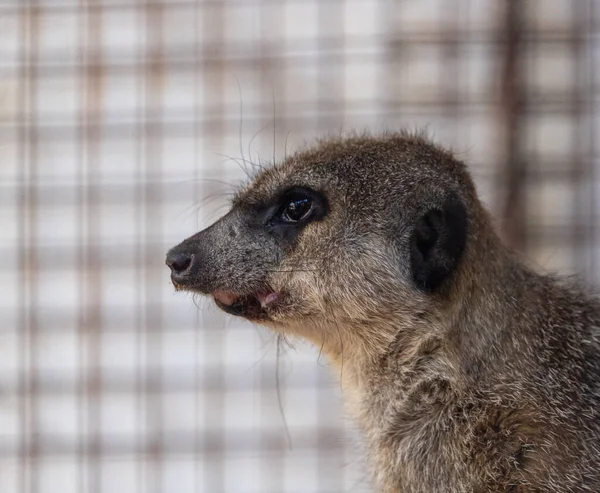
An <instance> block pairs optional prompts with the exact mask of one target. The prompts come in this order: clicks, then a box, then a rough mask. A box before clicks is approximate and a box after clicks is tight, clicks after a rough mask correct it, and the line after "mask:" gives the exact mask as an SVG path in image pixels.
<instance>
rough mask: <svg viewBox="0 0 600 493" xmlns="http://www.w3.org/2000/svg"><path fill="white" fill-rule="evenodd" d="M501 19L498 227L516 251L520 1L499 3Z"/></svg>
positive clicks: (523, 217)
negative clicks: (501, 154) (500, 194)
mask: <svg viewBox="0 0 600 493" xmlns="http://www.w3.org/2000/svg"><path fill="white" fill-rule="evenodd" d="M501 3H502V5H503V6H504V8H505V18H504V26H503V31H502V33H501V41H502V43H503V48H504V62H503V71H502V92H501V105H500V120H501V125H500V128H501V129H502V132H503V137H504V144H503V147H504V153H505V154H504V155H505V162H504V166H503V169H502V170H501V176H502V181H503V184H504V187H503V189H504V191H505V195H504V197H503V202H502V204H501V206H500V211H501V227H502V231H503V233H504V235H505V240H506V241H507V243H508V244H509V245H510V246H511V247H513V248H515V249H517V250H524V249H525V248H526V246H527V210H526V177H527V169H526V162H525V160H524V159H523V158H522V154H521V145H522V142H521V140H522V139H521V136H522V135H523V131H524V128H523V119H522V110H523V104H524V93H523V84H522V80H521V59H520V50H521V49H522V13H521V8H522V2H520V1H519V0H501Z"/></svg>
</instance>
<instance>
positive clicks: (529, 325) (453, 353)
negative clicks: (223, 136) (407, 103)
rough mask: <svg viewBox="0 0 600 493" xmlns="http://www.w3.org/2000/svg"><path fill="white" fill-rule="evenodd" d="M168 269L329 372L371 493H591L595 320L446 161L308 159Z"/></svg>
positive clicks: (382, 145)
mask: <svg viewBox="0 0 600 493" xmlns="http://www.w3.org/2000/svg"><path fill="white" fill-rule="evenodd" d="M167 264H168V266H169V267H170V269H171V279H172V281H173V284H174V285H175V287H176V288H177V289H183V290H189V291H194V292H198V293H201V294H205V295H210V296H212V297H213V298H214V300H215V302H216V304H217V305H218V306H219V307H220V308H221V309H223V310H224V311H225V312H227V313H229V314H232V315H236V316H241V317H244V318H247V319H250V320H253V321H256V322H258V323H261V324H263V325H266V326H269V327H270V328H272V329H274V330H276V331H281V332H283V333H285V334H286V335H288V336H289V335H296V336H299V337H302V338H305V339H308V340H310V341H312V342H313V343H314V344H315V345H317V346H318V347H319V348H321V349H322V351H323V352H324V353H326V354H327V355H328V357H329V360H330V362H331V364H332V365H334V366H338V367H339V368H340V369H342V370H343V371H340V372H339V373H338V372H336V373H337V374H339V375H340V378H341V379H342V389H343V391H344V397H345V400H346V402H347V405H348V407H349V410H350V412H351V414H352V416H353V417H354V419H355V420H356V422H357V423H358V425H359V426H360V428H361V429H362V430H363V432H364V439H365V441H366V444H367V449H368V451H369V456H370V462H371V464H372V469H373V476H374V480H375V482H376V483H377V484H378V486H379V487H380V488H381V490H382V491H383V492H384V493H392V492H427V493H431V492H442V491H443V492H453V493H459V492H460V493H463V492H480V491H481V492H484V491H485V492H489V491H493V492H509V491H514V492H521V493H522V492H542V491H544V492H545V491H548V492H550V491H552V492H575V491H600V347H599V345H600V329H599V327H600V305H599V304H598V302H597V300H596V298H594V297H591V296H589V295H587V294H586V292H585V290H584V289H582V288H580V287H577V286H575V285H574V284H567V283H566V282H563V281H558V280H555V279H553V278H551V277H549V276H544V275H540V274H537V273H535V272H532V271H531V270H530V269H529V268H527V267H526V266H524V265H523V264H522V263H521V261H520V260H519V259H518V257H517V256H516V255H515V254H514V253H512V252H511V251H510V250H509V249H507V248H506V247H505V246H503V245H502V243H501V241H500V240H499V239H498V236H497V235H496V234H495V232H494V229H493V227H492V222H491V220H490V217H489V215H488V213H487V211H486V210H485V208H484V207H483V205H482V204H481V202H480V201H479V199H478V197H477V194H476V191H475V187H474V184H473V181H472V180H471V177H470V175H469V173H468V170H467V168H466V166H465V165H464V164H463V163H462V162H460V161H458V160H457V159H455V157H454V156H453V155H452V154H451V153H449V152H447V151H445V150H443V149H440V148H439V147H436V146H434V145H432V144H431V143H429V142H428V141H426V140H424V139H422V138H420V137H415V136H411V135H407V134H388V135H383V136H362V137H351V138H346V139H333V140H327V141H323V142H321V143H319V144H318V145H316V146H315V147H314V148H312V149H308V150H305V151H303V152H299V153H297V154H295V155H293V156H291V157H289V158H287V159H286V160H284V161H283V162H281V163H279V164H276V165H274V166H273V167H270V168H267V169H264V170H262V171H261V172H260V173H259V174H258V175H257V176H256V177H255V178H254V179H253V180H252V181H251V182H250V183H249V184H248V185H247V186H245V187H243V188H242V189H241V190H239V192H238V193H237V195H236V197H235V198H234V200H233V202H232V207H231V210H230V211H229V212H228V213H227V214H226V215H225V216H224V217H222V218H221V219H220V220H219V221H217V222H216V223H215V224H213V225H212V226H210V227H209V228H207V229H205V230H204V231H201V232H200V233H197V234H196V235H194V236H192V237H190V238H188V239H186V240H185V241H183V242H182V243H181V244H179V245H178V246H176V247H174V248H173V249H171V250H170V252H169V253H168V254H167Z"/></svg>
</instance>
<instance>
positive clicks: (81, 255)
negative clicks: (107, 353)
mask: <svg viewBox="0 0 600 493" xmlns="http://www.w3.org/2000/svg"><path fill="white" fill-rule="evenodd" d="M86 2H87V0H80V2H79V4H78V9H79V12H80V15H81V18H82V21H81V22H79V39H78V42H79V53H78V64H79V66H78V71H77V77H78V79H79V87H78V89H79V99H78V104H79V117H78V121H77V130H76V134H75V135H76V137H75V138H76V139H77V159H78V161H79V166H78V168H77V177H76V179H77V190H76V200H77V253H76V255H77V260H76V262H77V264H76V265H77V284H78V288H79V303H78V306H77V337H78V346H77V351H78V354H77V356H78V360H77V369H78V375H77V421H78V423H77V424H78V426H77V429H78V431H79V435H78V437H77V454H78V475H79V478H78V485H79V490H80V491H90V490H91V487H90V484H89V480H90V477H89V467H90V464H89V458H88V454H87V451H88V446H87V441H86V439H85V436H86V433H84V429H86V428H87V409H88V405H89V404H88V400H89V399H88V389H87V372H86V370H85V368H86V365H87V346H86V343H87V327H86V307H85V303H84V301H85V290H86V281H87V274H86V257H87V252H86V247H85V244H86V236H85V235H86V227H85V219H86V214H87V212H86V205H87V193H86V189H85V185H84V183H85V176H86V175H85V170H84V167H85V157H86V154H85V152H86V147H85V121H86V114H85V108H86V101H85V98H86V90H85V86H86V69H85V66H86V64H87V52H86V49H85V46H86V42H87V12H86V9H85V5H86Z"/></svg>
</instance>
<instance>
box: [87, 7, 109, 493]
mask: <svg viewBox="0 0 600 493" xmlns="http://www.w3.org/2000/svg"><path fill="white" fill-rule="evenodd" d="M92 2H93V3H92V5H93V6H94V7H95V8H93V9H89V10H88V16H87V34H88V46H87V49H88V52H87V57H86V59H87V64H86V65H87V70H86V72H85V89H84V90H85V95H84V98H85V100H84V107H83V111H84V122H85V131H84V142H85V163H86V168H85V171H84V173H85V178H84V181H85V190H86V197H85V201H86V217H85V223H86V229H85V237H86V241H85V244H86V254H85V271H86V289H85V292H86V297H85V301H84V303H85V316H84V324H85V332H86V342H87V351H86V354H87V362H86V366H87V367H88V370H89V373H88V376H87V382H86V391H87V397H88V399H87V406H88V407H87V420H88V423H87V424H88V433H89V435H88V437H89V438H88V440H89V441H88V444H87V445H88V446H87V455H88V457H89V488H90V490H89V491H90V492H91V493H99V492H101V491H102V461H103V457H102V454H103V451H102V448H103V440H102V439H103V437H102V433H101V430H100V423H101V420H100V419H101V415H100V411H101V409H102V391H103V383H102V372H101V366H100V365H101V356H102V345H101V343H102V339H101V337H100V331H101V330H102V265H101V261H102V259H101V252H100V248H101V238H100V232H99V231H98V228H97V225H98V224H99V219H100V216H99V208H100V202H101V197H100V189H99V186H98V185H97V184H96V183H94V179H95V177H96V176H98V170H99V167H100V156H99V155H100V151H101V147H100V139H101V112H102V97H103V96H102V89H103V78H104V74H103V60H102V48H101V47H102V14H103V7H102V6H101V2H100V0H92Z"/></svg>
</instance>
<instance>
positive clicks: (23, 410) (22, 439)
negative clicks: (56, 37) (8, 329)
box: [17, 1, 39, 493]
mask: <svg viewBox="0 0 600 493" xmlns="http://www.w3.org/2000/svg"><path fill="white" fill-rule="evenodd" d="M38 15H39V14H38V12H37V6H36V5H35V4H33V5H32V2H31V1H29V2H25V5H24V6H22V8H21V10H20V16H21V19H20V20H21V33H20V34H21V35H20V43H21V46H20V50H19V82H20V84H19V89H18V91H19V92H18V98H19V114H18V121H17V125H18V139H19V145H18V161H19V167H18V169H19V171H18V175H17V176H18V183H19V185H18V186H19V187H20V190H19V192H20V193H19V199H18V211H19V221H18V222H19V226H18V228H19V230H18V235H19V239H18V250H19V251H18V262H19V274H20V278H21V283H20V284H19V286H18V289H19V314H18V334H19V341H18V346H19V368H18V373H19V377H18V387H19V415H20V416H19V446H18V455H19V490H20V491H21V493H26V492H27V493H29V492H30V491H33V490H34V486H35V484H34V480H33V476H34V472H33V469H34V467H35V463H34V460H33V457H32V450H31V447H32V441H33V439H32V424H33V423H32V403H31V401H30V399H31V396H32V394H31V392H30V391H31V379H32V378H33V376H32V372H31V357H32V354H31V339H32V331H33V329H32V325H33V323H34V320H33V318H34V316H33V314H34V305H33V303H32V301H33V299H32V297H33V296H32V295H33V286H34V283H35V265H34V261H35V259H33V258H32V253H31V252H33V248H32V244H31V243H32V241H31V234H32V233H31V229H32V225H33V224H34V222H33V221H34V220H35V217H33V210H32V206H33V205H34V204H33V199H32V195H33V194H34V191H33V189H32V187H31V186H30V185H29V184H30V180H31V177H32V168H33V162H32V161H33V158H32V156H33V154H34V152H33V151H34V149H33V145H32V144H33V142H32V128H31V127H32V123H31V120H32V117H33V114H34V111H33V104H32V101H33V100H32V98H33V96H34V94H35V84H34V77H33V74H32V66H33V63H34V60H35V58H34V50H33V45H34V36H35V33H36V32H37V18H38Z"/></svg>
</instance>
